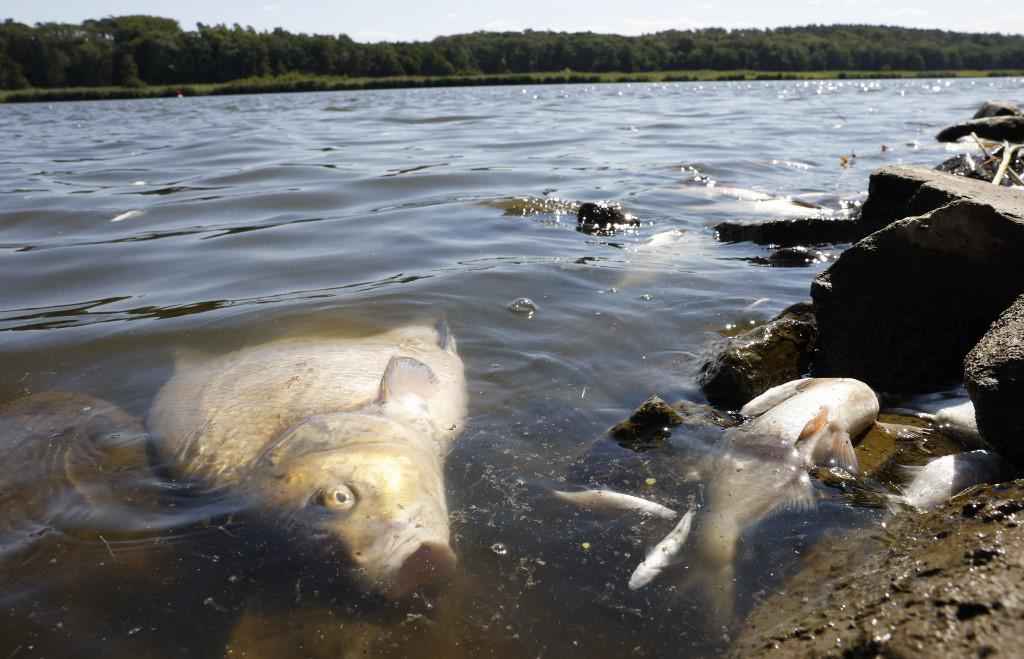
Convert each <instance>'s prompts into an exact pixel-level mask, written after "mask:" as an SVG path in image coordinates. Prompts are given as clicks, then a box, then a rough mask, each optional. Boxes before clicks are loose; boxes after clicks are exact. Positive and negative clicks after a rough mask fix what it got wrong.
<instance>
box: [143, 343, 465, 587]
mask: <svg viewBox="0 0 1024 659" xmlns="http://www.w3.org/2000/svg"><path fill="white" fill-rule="evenodd" d="M465 415H466V383H465V375H464V369H463V364H462V360H461V359H460V358H459V356H458V353H457V350H456V346H455V340H454V338H453V337H452V336H451V334H450V333H449V332H448V331H447V327H446V326H444V325H442V326H440V327H437V328H435V327H431V326H428V325H409V326H405V327H399V328H397V329H394V330H391V331H386V332H381V333H378V334H374V335H370V336H358V337H341V336H339V337H333V336H328V337H325V336H317V337H309V338H291V339H283V340H278V341H272V342H269V343H265V344H262V345H255V346H250V347H246V348H242V349H241V350H238V351H235V352H232V353H229V354H225V355H220V356H202V355H193V356H189V355H182V356H181V357H180V358H179V360H178V364H177V366H176V370H175V374H174V376H173V377H172V378H171V379H170V380H169V381H168V382H167V384H165V385H164V387H163V388H162V389H161V391H160V393H159V394H158V396H157V398H156V401H155V403H154V405H153V409H152V411H151V413H150V417H149V426H150V429H151V430H152V431H154V434H155V435H156V436H157V438H158V449H159V450H160V452H161V454H162V455H163V456H164V457H165V458H166V459H167V461H168V462H170V463H171V464H172V465H173V467H174V469H175V471H176V473H177V474H178V475H179V476H181V477H183V478H188V479H192V480H198V481H200V482H202V483H205V484H207V485H209V486H211V487H213V488H218V489H223V490H229V491H237V492H238V493H239V494H240V495H242V496H243V497H245V498H247V499H248V500H249V501H250V502H251V506H252V508H254V509H255V510H256V511H257V512H259V513H261V514H263V515H264V516H265V518H266V519H268V520H270V522H271V523H277V524H279V525H280V527H281V528H282V529H283V530H287V531H289V532H290V533H292V534H293V535H292V536H290V537H294V539H295V542H296V543H300V544H301V545H302V546H303V547H309V548H310V549H312V550H313V551H314V552H317V554H318V555H320V556H322V559H323V560H326V561H337V560H338V558H339V556H340V557H347V559H348V560H347V562H346V564H351V565H352V566H354V567H355V568H356V570H355V572H356V574H357V575H358V576H359V577H361V579H362V580H363V582H364V584H365V585H366V586H367V587H368V588H370V589H373V590H376V591H378V592H381V593H383V594H385V595H386V596H390V597H396V598H397V597H402V596H405V595H407V594H409V593H411V592H412V591H414V590H415V589H417V588H418V587H419V586H421V585H429V584H433V583H438V582H441V581H444V580H447V579H448V578H449V577H451V576H452V575H453V573H454V571H455V565H456V558H455V553H454V552H453V551H452V549H451V545H450V537H449V536H450V534H449V521H448V507H447V502H446V499H445V489H444V480H443V467H444V458H445V456H446V455H447V453H448V451H449V448H450V445H451V443H452V441H453V440H454V439H455V437H456V436H457V435H458V434H459V433H460V432H461V430H462V426H463V420H464V419H465Z"/></svg>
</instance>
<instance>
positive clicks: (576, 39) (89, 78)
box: [0, 16, 1024, 95]
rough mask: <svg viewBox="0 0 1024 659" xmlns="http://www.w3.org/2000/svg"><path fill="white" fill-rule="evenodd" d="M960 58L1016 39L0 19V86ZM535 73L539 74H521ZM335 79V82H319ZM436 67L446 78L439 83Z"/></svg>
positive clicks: (1020, 47)
mask: <svg viewBox="0 0 1024 659" xmlns="http://www.w3.org/2000/svg"><path fill="white" fill-rule="evenodd" d="M961 69H973V70H976V71H984V72H989V71H1012V70H1020V69H1024V36H1020V35H1001V34H971V33H962V32H948V31H942V30H919V29H908V28H898V27H883V26H868V25H834V26H821V25H812V26H806V27H795V28H779V29H773V30H772V29H770V30H756V29H745V30H723V29H702V30H686V31H678V30H671V31H666V32H659V33H657V34H649V35H643V36H637V37H625V36H619V35H611V34H595V33H592V32H579V33H565V32H540V31H532V30H527V31H524V32H474V33H471V34H460V35H454V36H447V37H438V38H436V39H434V40H433V41H430V42H404V43H391V42H380V43H357V42H355V41H353V40H352V39H350V38H349V37H348V36H346V35H344V34H339V35H307V34H293V33H290V32H287V31H285V30H283V29H280V28H278V29H275V30H273V31H270V32H258V31H256V30H254V29H252V28H251V27H242V26H240V25H238V24H235V25H233V26H230V27H228V26H225V25H204V24H199V25H198V26H197V29H195V30H182V29H181V27H180V26H179V25H178V23H177V21H174V20H172V19H168V18H159V17H154V16H119V17H109V18H103V19H99V20H87V21H84V22H82V23H81V24H64V23H40V24H37V25H35V26H29V25H25V24H22V23H17V22H15V21H13V20H10V19H8V20H6V21H5V22H3V23H0V89H7V90H18V89H27V88H32V89H62V90H64V89H66V88H76V87H94V88H103V87H127V88H143V87H153V86H156V87H159V86H172V85H173V86H178V87H180V86H185V85H203V84H222V83H227V82H230V81H238V80H242V79H259V80H261V81H262V80H276V81H278V82H276V83H270V84H269V87H270V88H273V87H274V86H275V85H281V84H283V85H284V86H286V87H287V86H289V85H291V86H294V85H299V84H300V83H299V82H297V80H298V79H297V78H294V77H289V78H286V79H285V80H288V81H290V82H284V83H282V82H280V81H281V80H282V78H281V76H288V75H289V74H299V75H301V76H305V78H303V79H302V80H303V81H302V82H301V84H302V85H312V86H314V87H316V86H317V85H334V86H333V87H331V88H336V87H337V86H338V85H341V86H342V87H341V88H346V87H345V86H346V85H347V88H364V87H367V86H374V87H379V86H409V85H417V84H481V83H483V84H487V83H495V84H501V82H502V81H503V80H506V79H508V77H511V78H512V79H513V80H514V82H515V83H516V84H518V83H519V82H528V81H529V82H543V81H545V80H546V79H547V78H553V77H554V78H557V77H571V78H573V80H575V79H576V78H575V77H578V76H586V75H591V76H595V75H602V76H606V75H611V76H612V79H616V78H617V77H623V76H635V75H637V74H648V73H655V72H657V73H659V74H661V75H662V76H663V77H662V78H661V79H670V78H669V77H668V76H669V75H670V73H669V72H671V75H672V76H674V77H675V78H676V79H690V78H697V79H706V76H707V75H708V74H707V73H706V72H707V71H708V70H713V71H716V72H728V73H729V75H732V76H736V75H739V74H740V72H743V75H749V74H754V75H756V73H764V74H779V73H781V72H789V73H808V72H818V73H819V74H820V72H838V71H856V72H860V73H870V74H874V75H879V74H881V75H889V74H891V73H892V72H893V71H905V72H922V73H923V72H927V73H929V74H930V75H935V74H936V73H938V72H946V71H955V70H961ZM568 72H571V73H568ZM755 72H756V73H755ZM536 74H540V75H541V79H540V80H536V79H534V78H533V76H534V75H536ZM502 76H505V77H506V78H502ZM521 76H529V77H530V79H529V80H527V79H521V78H520V77H521ZM339 77H340V78H345V79H347V81H345V82H338V81H334V82H328V80H331V79H332V78H339ZM441 78H443V79H445V80H446V81H449V82H447V83H441V82H438V79H441ZM381 79H393V81H394V82H393V84H389V83H385V82H380V80H381ZM606 79H607V78H605V77H602V78H600V80H606ZM371 80H373V81H374V82H369V81H371ZM312 81H320V82H312ZM427 81H430V82H429V83H428V82H427ZM468 81H472V82H468ZM588 81H589V80H588ZM233 84H234V83H233ZM260 84H261V87H262V88H266V85H265V84H264V83H260ZM236 87H237V85H236ZM317 88H319V87H317ZM198 89H200V88H198V87H197V88H196V90H197V93H199V92H198ZM152 91H153V90H147V91H145V92H142V91H140V92H138V95H149V94H150V93H151V92H152ZM90 93H91V94H99V93H100V92H98V91H94V92H90ZM121 95H127V93H126V92H122V93H121Z"/></svg>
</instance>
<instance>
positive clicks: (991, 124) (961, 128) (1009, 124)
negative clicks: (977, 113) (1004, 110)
mask: <svg viewBox="0 0 1024 659" xmlns="http://www.w3.org/2000/svg"><path fill="white" fill-rule="evenodd" d="M971 133H974V134H975V135H977V136H978V137H982V138H985V139H988V140H995V141H996V142H1002V141H1004V140H1005V141H1008V142H1024V116H1019V115H1011V116H1001V117H984V118H982V119H971V120H970V121H965V122H963V123H962V124H955V125H953V126H949V127H948V128H944V129H942V130H941V131H939V134H938V135H936V136H935V139H937V140H938V141H940V142H956V141H957V140H958V139H960V138H961V137H966V136H968V135H970V134H971Z"/></svg>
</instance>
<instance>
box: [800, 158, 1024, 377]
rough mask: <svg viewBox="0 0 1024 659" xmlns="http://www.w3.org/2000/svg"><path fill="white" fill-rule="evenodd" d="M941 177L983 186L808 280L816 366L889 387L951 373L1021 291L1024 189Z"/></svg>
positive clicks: (886, 232)
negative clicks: (981, 191)
mask: <svg viewBox="0 0 1024 659" xmlns="http://www.w3.org/2000/svg"><path fill="white" fill-rule="evenodd" d="M929 175H931V176H935V175H936V173H934V172H929ZM944 176H945V175H944ZM949 178H952V179H953V180H954V181H957V183H958V184H961V185H962V184H972V186H973V185H979V186H982V187H984V188H985V194H983V195H979V196H978V197H977V199H976V200H971V201H967V200H961V201H955V202H953V203H951V204H949V205H947V206H943V207H942V208H939V209H937V210H935V211H932V212H930V213H927V214H925V215H922V216H920V217H913V218H907V219H904V220H900V221H898V222H895V223H893V224H891V225H890V226H888V227H886V228H885V229H882V230H880V231H877V232H875V233H874V234H872V235H870V236H868V237H867V238H865V239H864V240H862V241H860V242H859V243H857V244H856V245H854V246H853V247H851V248H850V249H848V250H847V251H846V252H844V253H843V254H842V255H841V256H840V257H839V259H837V260H836V262H835V263H833V264H832V266H831V267H830V268H829V269H828V270H826V271H825V272H824V273H822V274H821V275H819V276H818V277H817V278H816V279H815V281H814V282H813V284H812V286H811V297H812V298H813V300H814V308H815V315H816V317H817V321H818V340H817V345H816V348H815V354H814V374H815V375H818V376H840V377H852V378H857V379H859V380H863V381H864V382H867V383H868V384H870V385H871V386H872V387H873V388H875V389H876V390H881V391H889V392H900V391H929V390H937V389H939V388H942V386H944V385H948V384H950V383H955V382H959V379H960V375H961V365H962V360H963V358H964V356H965V355H966V354H967V352H968V351H969V350H970V349H971V348H972V347H973V346H974V344H975V343H977V342H978V339H980V338H981V336H982V335H983V334H984V333H985V332H986V331H987V330H988V327H989V325H990V324H991V323H992V321H993V320H994V319H995V318H996V317H997V316H998V315H999V314H1000V313H1001V312H1002V311H1003V310H1004V309H1006V307H1007V306H1008V305H1009V304H1010V303H1011V302H1012V301H1013V300H1014V299H1016V298H1017V296H1018V295H1020V294H1021V293H1022V292H1024V279H1022V278H1021V277H1020V271H1019V269H1020V263H1021V262H1022V260H1024V195H1019V194H1015V193H1013V192H1012V191H1010V190H1006V189H1000V188H996V187H995V186H992V185H986V184H983V183H977V182H975V181H965V180H963V179H956V178H954V177H949ZM921 187H922V188H924V187H927V186H921ZM922 192H923V191H918V192H917V193H916V194H915V196H920V195H921V194H922ZM999 193H1006V196H1003V195H1002V194H999Z"/></svg>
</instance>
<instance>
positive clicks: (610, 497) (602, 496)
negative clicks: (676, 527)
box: [551, 490, 679, 519]
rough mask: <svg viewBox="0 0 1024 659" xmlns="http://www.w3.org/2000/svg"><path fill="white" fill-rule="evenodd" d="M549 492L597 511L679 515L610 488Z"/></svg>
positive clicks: (664, 516)
mask: <svg viewBox="0 0 1024 659" xmlns="http://www.w3.org/2000/svg"><path fill="white" fill-rule="evenodd" d="M551 493H552V494H553V495H554V496H555V498H557V499H560V500H562V501H565V502H567V503H571V504H573V505H574V506H578V507H580V508H586V509H587V510H592V511H594V512H598V513H604V514H615V513H622V512H627V513H641V514H645V515H650V516H652V517H657V518H659V519H675V518H676V517H678V516H679V513H677V512H676V511H674V510H672V509H671V508H668V507H666V506H663V505H661V504H660V503H657V502H655V501H651V500H649V499H644V498H642V497H637V496H633V495H632V494H624V493H622V492H613V491H612V490H582V491H580V492H564V491H561V490H552V492H551Z"/></svg>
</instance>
